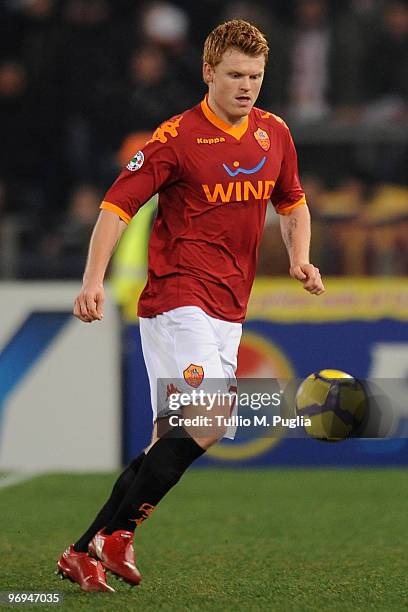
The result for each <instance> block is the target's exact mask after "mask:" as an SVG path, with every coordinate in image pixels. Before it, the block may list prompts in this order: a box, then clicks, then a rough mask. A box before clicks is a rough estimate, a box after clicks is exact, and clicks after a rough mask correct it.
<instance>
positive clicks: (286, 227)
mask: <svg viewBox="0 0 408 612" xmlns="http://www.w3.org/2000/svg"><path fill="white" fill-rule="evenodd" d="M280 227H281V232H282V238H283V241H284V243H285V246H286V249H287V251H288V255H289V260H290V269H289V274H290V276H291V277H292V278H294V279H296V280H298V281H300V282H301V283H302V284H303V287H304V289H306V291H309V293H312V294H313V295H321V294H322V293H323V292H324V285H323V282H322V279H321V276H320V272H319V268H316V266H314V265H313V264H312V263H310V260H309V250H310V235H311V230H310V213H309V209H308V207H307V205H306V204H303V205H302V206H297V207H296V208H293V209H292V210H291V211H290V212H289V213H287V214H286V215H281V216H280Z"/></svg>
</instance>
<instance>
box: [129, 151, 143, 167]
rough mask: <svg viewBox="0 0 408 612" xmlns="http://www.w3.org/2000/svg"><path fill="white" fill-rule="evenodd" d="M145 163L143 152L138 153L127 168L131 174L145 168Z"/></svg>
mask: <svg viewBox="0 0 408 612" xmlns="http://www.w3.org/2000/svg"><path fill="white" fill-rule="evenodd" d="M143 162H144V154H143V151H138V152H137V153H136V154H135V155H134V156H133V157H132V159H131V160H130V162H129V163H128V165H127V166H126V168H127V169H128V170H130V171H131V172H135V170H139V169H140V168H141V167H142V166H143Z"/></svg>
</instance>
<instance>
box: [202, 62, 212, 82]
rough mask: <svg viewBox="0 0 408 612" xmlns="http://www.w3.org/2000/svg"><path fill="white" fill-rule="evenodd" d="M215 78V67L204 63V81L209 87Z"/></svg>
mask: <svg viewBox="0 0 408 612" xmlns="http://www.w3.org/2000/svg"><path fill="white" fill-rule="evenodd" d="M213 76H214V70H213V67H212V66H210V64H208V63H207V62H204V64H203V81H204V83H207V85H208V84H209V83H212V81H213Z"/></svg>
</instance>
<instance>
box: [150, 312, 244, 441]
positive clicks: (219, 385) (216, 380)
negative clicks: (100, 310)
mask: <svg viewBox="0 0 408 612" xmlns="http://www.w3.org/2000/svg"><path fill="white" fill-rule="evenodd" d="M139 323H140V335H141V340H142V350H143V356H144V360H145V364H146V369H147V374H148V376H149V383H150V395H151V402H152V409H153V421H156V420H157V419H158V418H162V417H167V416H169V415H171V414H174V411H173V410H172V409H171V408H170V407H169V393H170V392H171V391H172V390H173V392H174V391H177V392H179V393H186V392H189V393H191V392H192V391H193V389H197V392H198V390H201V389H203V390H204V391H205V392H206V393H215V392H217V391H218V392H220V393H226V394H228V393H231V392H234V391H235V392H236V384H237V382H236V378H235V372H236V369H237V353H238V347H239V343H240V340H241V334H242V325H241V323H231V322H229V321H222V320H220V319H215V318H214V317H210V316H209V315H207V314H206V313H205V312H204V311H203V310H202V309H201V308H199V307H198V306H182V307H180V308H175V309H174V310H169V311H168V312H164V313H162V314H159V315H156V316H155V317H150V318H144V317H140V318H139ZM172 385H173V386H172ZM235 410H236V407H235V408H234V411H235ZM232 414H234V412H233V413H232ZM235 432H236V427H229V428H228V430H227V432H226V434H225V437H227V438H231V439H233V438H234V436H235Z"/></svg>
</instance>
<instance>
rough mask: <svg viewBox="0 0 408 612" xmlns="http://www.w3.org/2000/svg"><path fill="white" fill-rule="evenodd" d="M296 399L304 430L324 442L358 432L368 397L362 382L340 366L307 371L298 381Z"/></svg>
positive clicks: (343, 438) (365, 410) (363, 418)
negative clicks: (308, 373) (312, 371)
mask: <svg viewBox="0 0 408 612" xmlns="http://www.w3.org/2000/svg"><path fill="white" fill-rule="evenodd" d="M295 401H296V412H297V414H298V415H299V416H303V417H304V419H305V425H304V428H305V430H306V432H307V434H308V435H309V436H311V437H313V438H316V439H317V440H322V441H325V442H338V441H340V440H345V439H346V438H349V437H351V436H354V435H356V434H358V432H359V431H360V430H361V427H362V425H363V423H364V421H365V419H366V417H367V409H368V401H367V395H366V392H365V390H364V387H363V385H362V383H361V382H360V381H359V380H357V379H356V378H354V377H353V376H351V375H350V374H347V373H346V372H342V371H341V370H321V371H320V372H317V373H314V374H310V376H308V377H307V378H306V379H305V380H304V381H303V382H302V383H301V384H300V386H299V388H298V390H297V393H296V400H295ZM306 419H309V421H306ZM309 423H310V424H309Z"/></svg>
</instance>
